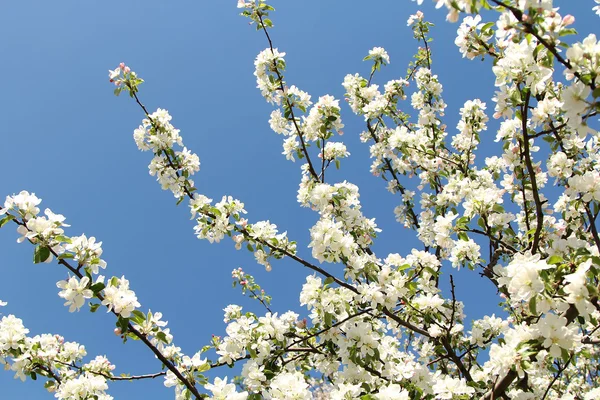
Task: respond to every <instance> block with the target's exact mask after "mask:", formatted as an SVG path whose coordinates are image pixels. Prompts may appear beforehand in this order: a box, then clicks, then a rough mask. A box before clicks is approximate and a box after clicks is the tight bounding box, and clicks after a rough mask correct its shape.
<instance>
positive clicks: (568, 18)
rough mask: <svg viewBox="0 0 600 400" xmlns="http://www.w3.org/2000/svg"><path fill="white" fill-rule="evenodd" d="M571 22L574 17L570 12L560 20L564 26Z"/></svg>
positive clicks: (573, 20)
mask: <svg viewBox="0 0 600 400" xmlns="http://www.w3.org/2000/svg"><path fill="white" fill-rule="evenodd" d="M573 22H575V17H574V16H572V15H571V14H568V15H565V17H564V18H563V20H562V23H563V25H564V26H569V25H571V24H572V23H573Z"/></svg>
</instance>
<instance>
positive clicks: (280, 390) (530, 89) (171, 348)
mask: <svg viewBox="0 0 600 400" xmlns="http://www.w3.org/2000/svg"><path fill="white" fill-rule="evenodd" d="M421 1H422V0H421ZM596 2H598V0H596ZM437 5H438V6H439V7H441V6H446V7H447V9H448V15H447V19H448V20H450V21H452V22H456V21H458V20H459V19H460V18H462V23H461V24H460V26H459V28H458V32H457V37H456V41H455V43H456V45H457V46H458V47H459V49H460V52H461V53H462V55H463V56H464V57H466V58H468V59H475V58H484V59H485V58H487V59H490V60H491V62H493V73H494V75H495V77H496V82H495V86H496V94H495V97H494V99H493V101H494V103H495V104H494V105H493V108H494V110H493V117H494V118H495V119H498V120H499V121H500V128H499V129H498V132H497V134H496V141H497V142H500V143H502V148H503V152H502V154H497V155H495V156H492V157H486V158H485V159H484V160H482V159H481V157H480V158H477V155H478V153H480V152H481V150H480V149H478V147H479V144H480V135H481V134H482V132H483V131H485V130H486V129H487V123H488V122H489V121H488V112H491V111H488V108H492V107H488V106H487V105H486V104H485V103H484V102H482V101H481V100H479V99H473V100H469V101H467V102H465V103H464V106H463V107H462V108H461V109H460V122H459V123H458V125H457V126H456V129H451V128H448V127H447V126H446V125H445V124H444V110H445V108H446V104H445V102H444V100H443V98H442V83H441V82H439V80H438V77H437V76H436V75H435V74H434V73H433V72H432V63H434V62H435V54H432V53H431V50H430V47H429V42H430V37H429V29H430V26H431V24H430V23H428V22H427V21H426V20H425V18H424V16H423V14H422V13H417V14H415V15H413V16H411V17H410V19H409V20H408V25H409V26H410V27H411V28H412V30H413V33H414V37H415V39H416V40H417V41H420V42H421V44H422V47H420V48H419V51H418V53H417V54H416V56H415V59H414V62H412V63H411V65H410V66H409V69H408V72H407V74H406V75H405V76H403V77H399V78H398V79H395V80H391V81H389V82H386V83H385V84H384V85H383V86H382V87H380V86H379V85H377V84H375V83H374V82H375V81H376V79H377V73H378V71H380V70H381V69H382V68H383V67H385V66H386V65H387V64H388V63H389V62H390V58H389V55H388V53H387V52H386V51H385V50H384V49H383V48H380V47H375V48H373V49H372V50H371V51H369V53H368V55H367V56H366V57H365V61H367V62H369V64H370V73H369V74H368V76H366V77H363V76H361V75H360V74H354V75H352V74H349V75H346V77H345V78H344V79H343V87H344V89H345V91H346V101H347V103H348V106H349V107H344V106H343V105H342V104H340V99H336V98H334V97H333V96H330V95H324V96H321V97H319V98H318V99H317V100H316V101H315V100H314V99H313V98H312V97H311V95H309V94H308V93H306V92H304V91H302V90H301V89H300V88H298V87H296V86H295V85H294V84H292V83H291V82H287V81H286V78H285V73H286V62H285V53H284V52H282V51H279V50H278V47H276V44H275V43H274V42H273V40H272V38H271V29H272V27H273V23H272V21H271V19H270V18H271V15H270V14H271V13H272V11H273V8H272V7H271V6H270V5H268V4H267V3H264V2H263V1H261V0H257V1H242V0H240V1H238V8H240V9H241V11H242V15H243V16H245V17H247V18H248V19H249V20H250V22H251V23H252V24H254V25H255V27H256V29H257V30H258V31H260V32H262V34H263V36H264V37H265V39H266V42H267V44H268V47H267V48H266V49H265V50H264V51H262V52H260V54H259V55H258V56H257V57H256V60H255V63H254V66H255V72H254V75H255V77H256V81H257V87H258V89H259V90H260V92H261V94H262V96H263V97H264V98H265V100H266V101H267V102H269V103H271V104H272V105H273V107H274V110H273V112H272V113H271V115H270V118H269V124H270V126H271V128H272V130H273V131H274V132H275V133H277V134H279V135H281V136H282V137H283V154H284V155H285V157H286V158H287V159H288V160H291V161H299V165H300V169H301V176H302V178H301V181H300V184H299V189H298V196H297V199H298V202H299V203H300V206H302V207H308V208H310V209H311V210H313V211H314V212H315V213H316V215H317V216H318V221H317V222H316V224H315V225H314V226H313V227H312V228H311V229H310V243H309V244H308V248H309V249H310V251H311V253H312V254H311V255H312V259H311V258H308V257H306V256H303V255H302V253H303V252H302V251H301V250H300V249H299V248H298V246H297V244H296V241H295V240H293V239H291V238H289V237H288V235H287V233H285V232H283V233H282V232H280V230H279V228H278V227H277V226H276V225H274V224H272V223H271V222H269V221H254V220H252V217H251V216H247V214H246V211H245V209H244V203H243V201H242V200H238V199H234V198H233V197H231V196H227V195H225V196H223V197H222V199H221V200H220V201H217V202H214V201H213V200H212V199H210V198H208V197H207V196H206V195H203V194H202V190H201V188H196V186H195V185H194V182H193V180H192V176H193V175H194V174H195V173H196V172H198V171H199V165H200V161H199V157H198V156H197V155H196V154H194V153H193V152H192V151H191V150H190V149H188V148H187V147H185V146H184V143H183V136H182V135H180V131H179V130H178V129H176V128H175V126H174V124H173V122H172V118H171V116H170V114H169V113H168V112H167V111H166V110H164V109H160V108H159V109H157V110H156V111H154V112H151V111H149V110H148V109H147V108H146V106H145V105H144V103H143V101H142V97H143V96H142V94H141V92H140V89H141V86H140V85H141V84H142V82H143V80H142V79H141V78H140V77H139V76H138V75H137V74H136V73H135V72H134V71H132V70H131V69H130V68H129V67H128V66H127V65H125V64H123V63H122V64H120V65H119V66H118V67H117V68H116V69H114V70H112V71H110V73H109V78H110V81H111V82H112V83H114V85H115V89H114V90H115V94H117V95H119V94H121V93H123V92H124V93H125V94H128V95H129V96H130V97H131V98H132V99H133V101H135V102H136V103H137V105H139V107H140V109H141V111H142V112H143V113H144V114H145V117H144V119H143V120H142V123H141V125H140V126H139V127H138V128H137V129H135V131H134V134H133V136H134V140H135V143H136V144H137V147H138V148H139V149H140V150H142V151H146V152H149V153H150V154H151V155H152V159H151V161H150V165H149V170H150V173H151V174H152V175H153V176H156V179H157V180H158V182H159V183H160V185H161V187H162V189H165V190H169V191H171V192H172V194H173V196H174V197H175V199H176V201H177V203H178V204H179V203H182V202H186V203H187V204H188V205H189V208H190V211H191V216H192V219H193V220H195V224H196V225H195V228H194V229H195V233H196V236H197V237H198V238H199V239H207V240H208V241H209V242H211V243H213V242H215V243H218V242H221V241H229V240H232V241H233V247H235V248H236V249H238V250H239V249H242V248H245V249H247V250H248V251H249V252H251V253H252V254H253V256H254V258H255V260H256V262H257V263H258V264H260V265H263V266H264V267H265V268H266V269H267V270H270V269H271V268H272V264H274V260H278V259H282V258H289V259H291V260H293V262H295V263H297V264H298V265H299V266H301V267H303V268H306V269H307V270H309V272H310V274H309V275H308V276H307V277H306V283H305V284H304V286H303V288H302V291H301V293H300V303H301V305H302V306H305V307H306V309H307V311H308V312H309V318H307V319H302V318H300V317H299V314H297V313H296V312H293V311H288V312H285V313H282V314H278V313H274V312H272V311H271V308H270V301H271V298H270V297H269V296H268V295H267V294H265V292H264V291H263V290H262V289H261V287H260V285H259V284H258V283H257V282H256V281H255V279H254V277H253V276H252V275H250V274H248V273H246V272H244V271H243V270H242V269H235V270H234V271H233V273H232V277H233V281H234V285H238V286H239V287H241V289H242V291H243V292H244V293H246V294H247V295H249V296H250V297H251V298H252V299H255V300H256V301H258V302H259V303H260V304H261V305H262V306H263V307H264V313H262V314H258V313H254V312H248V311H244V310H242V307H240V306H238V305H230V306H228V307H227V308H226V309H225V310H224V311H225V322H226V323H227V328H226V332H227V334H226V336H224V337H222V338H221V337H213V338H212V340H210V339H209V340H207V341H206V343H203V344H202V345H203V347H201V348H200V349H199V351H197V352H196V353H194V354H184V352H183V351H182V350H181V348H180V347H178V346H177V341H176V340H175V338H174V337H173V335H172V334H171V333H170V330H169V328H167V327H166V326H167V323H166V322H165V321H163V320H162V314H161V313H159V312H155V313H152V312H150V311H146V310H144V309H143V308H142V306H141V304H140V302H139V301H138V298H137V296H136V293H135V292H134V291H133V290H132V289H131V288H130V285H129V281H128V280H127V279H126V278H125V277H124V276H120V277H119V276H113V277H110V278H109V277H106V276H104V275H101V274H104V273H106V272H108V270H107V264H106V262H105V261H104V260H103V258H102V254H103V249H102V243H101V242H99V241H98V240H96V238H95V237H88V236H86V235H81V236H69V235H68V234H67V231H65V228H66V227H68V226H69V225H67V224H65V217H64V216H62V215H60V214H55V213H54V212H52V211H51V210H50V209H45V210H44V211H43V213H42V212H41V209H40V203H41V200H40V199H39V198H38V197H37V196H36V195H35V194H33V193H29V192H26V191H22V192H20V193H18V194H14V195H11V196H8V197H7V198H6V201H5V202H4V204H3V206H2V207H1V208H0V216H1V217H2V219H0V226H3V227H4V228H7V227H9V226H16V228H17V232H18V234H19V235H20V236H19V238H18V241H19V242H24V243H27V244H29V245H31V246H32V247H33V251H34V262H35V263H42V262H46V263H52V262H55V263H58V264H60V265H61V266H63V267H64V268H65V269H66V270H67V271H66V277H65V279H64V280H61V281H59V282H58V283H57V286H58V289H59V292H58V295H59V296H60V297H61V298H63V299H64V300H65V305H66V306H68V307H69V311H71V312H76V311H80V310H81V309H82V308H89V309H90V310H91V311H92V312H95V311H97V310H98V309H105V310H107V311H108V312H111V313H112V314H114V317H115V321H116V328H115V333H116V334H117V335H119V336H121V337H122V339H123V341H128V340H129V339H134V340H138V341H140V342H142V343H143V344H144V345H145V346H146V347H147V348H148V350H149V351H150V352H152V353H153V354H154V356H155V357H156V359H157V360H156V363H157V366H159V367H161V366H162V367H163V371H162V372H159V373H156V374H150V375H142V376H119V375H115V374H114V373H113V370H114V366H113V365H112V364H111V363H110V361H109V360H108V359H107V358H106V357H102V356H98V357H96V358H95V359H92V360H85V358H84V357H85V356H86V351H85V348H84V347H83V346H82V345H80V344H78V343H75V342H68V341H65V339H64V338H63V337H61V336H59V335H52V334H43V335H36V336H30V335H29V330H28V329H27V328H26V327H25V326H24V324H23V322H22V320H21V319H19V318H17V317H16V316H14V315H11V314H9V315H4V316H3V317H2V318H1V320H0V362H2V363H3V364H4V365H5V367H6V369H10V370H12V371H13V372H14V373H15V374H16V376H17V377H20V378H22V379H27V378H31V379H39V380H41V381H44V385H45V387H46V388H47V389H48V390H49V391H50V392H54V395H55V397H56V398H59V399H110V398H112V397H111V396H110V395H109V394H107V389H108V384H109V383H110V382H111V381H115V380H140V379H145V378H155V377H157V376H164V384H165V385H166V386H169V387H171V386H172V387H173V388H174V390H175V397H176V398H177V399H191V398H213V399H261V398H266V399H310V398H330V399H355V398H360V399H364V400H367V399H467V398H481V399H486V400H492V399H522V400H525V399H563V398H564V399H583V400H590V399H596V398H600V377H599V374H600V368H599V365H600V364H599V358H600V325H599V318H600V303H599V300H598V292H599V290H600V286H599V284H600V283H599V281H598V273H599V271H600V236H599V235H598V230H597V226H596V219H597V217H598V214H599V213H600V168H599V167H598V157H599V156H598V154H599V150H600V135H599V133H598V131H597V130H596V129H594V124H595V123H596V122H595V118H596V119H597V114H598V111H599V110H600V103H599V102H598V98H599V97H600V87H598V85H599V83H600V78H598V76H599V74H600V43H598V41H597V39H596V36H595V35H593V34H590V35H588V36H586V37H585V38H584V39H583V40H582V41H579V42H578V41H575V42H574V43H569V42H567V41H565V40H566V39H568V38H569V35H571V34H573V33H574V30H573V29H572V27H571V26H572V24H573V22H574V17H573V16H570V15H566V16H563V15H560V14H559V12H558V10H557V9H556V8H553V4H552V1H551V0H505V1H500V0H473V1H471V0H469V1H467V0H456V1H446V0H438V1H437ZM599 7H600V6H596V7H595V8H594V10H595V11H597V12H599V13H600V11H599ZM484 20H489V21H490V22H484ZM409 95H410V102H407V101H406V100H407V98H408V97H409ZM350 110H351V111H352V112H353V113H355V114H357V115H359V116H361V117H362V118H364V121H365V128H364V131H363V132H362V133H360V137H361V140H362V142H364V143H366V144H368V145H369V146H370V154H371V157H372V159H373V162H372V165H371V172H372V173H373V174H374V175H375V176H379V177H382V178H384V179H385V181H386V182H387V183H386V187H387V190H388V191H390V192H391V193H394V194H395V195H396V196H397V198H398V204H399V205H398V206H397V207H396V209H395V210H394V212H395V215H396V219H397V220H398V222H399V223H401V224H403V225H404V226H405V227H407V228H410V229H412V231H413V232H415V234H416V235H417V236H418V239H419V241H420V242H421V246H420V247H419V248H415V249H413V250H412V251H411V252H409V253H407V254H396V253H392V254H375V252H374V251H373V250H372V246H373V244H374V242H375V241H376V240H377V233H378V232H379V229H378V228H377V225H376V223H375V220H374V219H372V218H369V216H368V215H365V214H364V213H363V210H362V208H361V203H360V201H359V189H358V187H357V186H356V185H354V184H352V183H350V182H346V181H344V182H330V181H329V180H328V179H326V176H327V177H328V176H329V174H327V171H328V170H329V169H330V168H333V167H334V166H335V167H336V168H340V167H341V166H342V160H343V159H345V158H346V157H348V156H349V152H348V150H347V148H346V146H345V145H344V143H343V142H341V141H340V138H339V137H340V136H341V135H342V134H343V128H344V124H343V122H342V114H345V113H347V112H348V111H350ZM353 133H355V132H352V133H349V134H353ZM448 134H450V136H449V137H448ZM334 264H335V265H339V266H341V267H342V268H338V269H334V268H331V267H333V265H334ZM460 268H467V269H469V270H471V271H472V273H473V274H479V275H481V279H486V280H488V281H490V282H491V283H492V284H493V285H494V286H495V288H496V290H497V294H498V298H499V301H501V308H499V309H498V310H494V312H495V314H492V315H488V316H485V317H484V318H482V319H476V320H473V319H472V318H469V316H468V315H465V313H464V309H463V302H462V301H461V299H460V294H459V293H456V291H455V285H454V282H453V278H452V271H453V270H455V269H460ZM334 270H335V271H340V270H342V271H343V272H339V273H334V272H332V271H334ZM105 271H106V272H105ZM448 277H449V279H450V290H449V291H448V293H444V292H442V290H441V289H440V281H441V279H448ZM4 305H6V303H3V302H0V306H4ZM233 365H240V366H241V375H240V376H239V377H237V378H236V379H235V380H228V379H227V378H214V379H209V378H208V377H207V371H209V370H217V371H219V368H223V367H226V366H233ZM225 375H226V374H223V375H222V376H223V377H224V376H225Z"/></svg>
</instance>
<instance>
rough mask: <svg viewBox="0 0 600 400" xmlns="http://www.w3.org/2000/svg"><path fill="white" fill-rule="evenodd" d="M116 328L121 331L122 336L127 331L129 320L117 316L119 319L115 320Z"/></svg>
mask: <svg viewBox="0 0 600 400" xmlns="http://www.w3.org/2000/svg"><path fill="white" fill-rule="evenodd" d="M117 327H118V328H120V329H121V334H122V335H124V334H125V333H127V330H128V329H129V318H123V317H121V316H119V319H118V320H117Z"/></svg>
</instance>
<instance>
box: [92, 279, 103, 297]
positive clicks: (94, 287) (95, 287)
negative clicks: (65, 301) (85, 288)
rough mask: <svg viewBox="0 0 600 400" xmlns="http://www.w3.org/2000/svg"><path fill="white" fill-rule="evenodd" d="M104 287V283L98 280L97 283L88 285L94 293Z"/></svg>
mask: <svg viewBox="0 0 600 400" xmlns="http://www.w3.org/2000/svg"><path fill="white" fill-rule="evenodd" d="M105 287H106V285H104V283H102V282H98V283H94V284H93V285H92V286H90V289H91V290H92V292H94V294H95V295H96V294H98V293H99V292H101V291H102V290H104V288H105Z"/></svg>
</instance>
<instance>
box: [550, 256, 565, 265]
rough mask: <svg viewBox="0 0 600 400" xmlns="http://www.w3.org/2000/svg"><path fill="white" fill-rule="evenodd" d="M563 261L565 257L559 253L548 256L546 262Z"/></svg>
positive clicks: (558, 262)
mask: <svg viewBox="0 0 600 400" xmlns="http://www.w3.org/2000/svg"><path fill="white" fill-rule="evenodd" d="M563 261H564V260H563V258H562V257H561V256H558V255H553V256H552V257H550V258H548V260H546V262H547V263H548V264H550V265H556V264H561V263H562V262H563Z"/></svg>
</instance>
